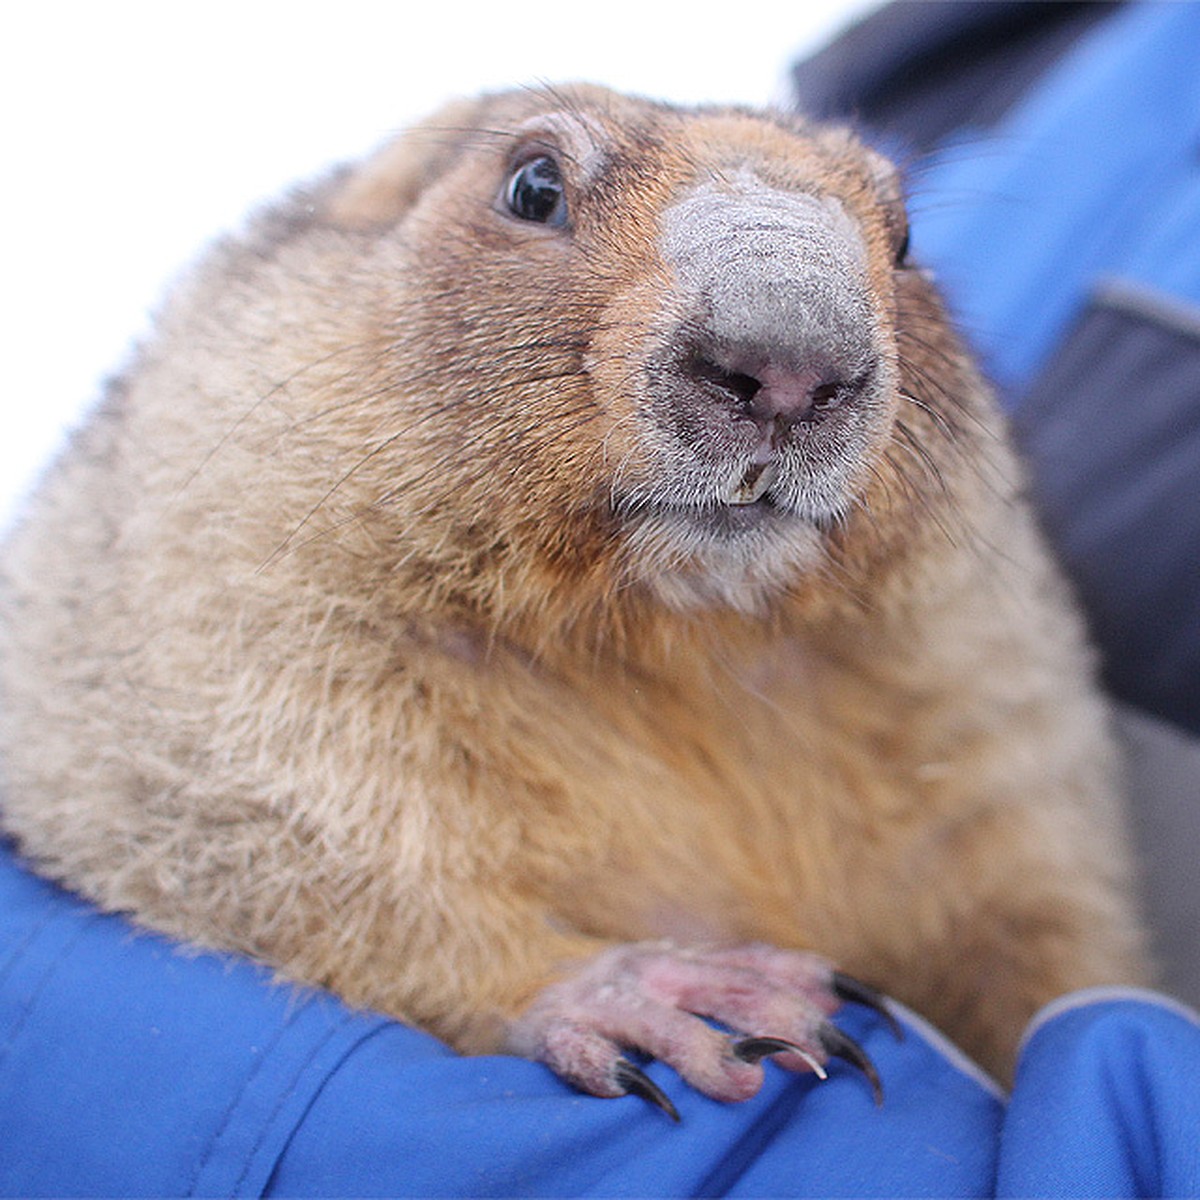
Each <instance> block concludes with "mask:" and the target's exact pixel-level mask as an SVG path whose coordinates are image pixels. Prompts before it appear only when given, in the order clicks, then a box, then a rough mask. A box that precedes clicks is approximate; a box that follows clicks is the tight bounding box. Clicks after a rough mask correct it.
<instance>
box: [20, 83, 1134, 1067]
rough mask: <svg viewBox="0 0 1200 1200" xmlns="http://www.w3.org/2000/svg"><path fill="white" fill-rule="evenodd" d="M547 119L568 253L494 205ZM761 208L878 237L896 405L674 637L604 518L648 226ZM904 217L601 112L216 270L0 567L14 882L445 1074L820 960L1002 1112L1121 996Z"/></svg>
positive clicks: (508, 130) (1010, 496) (1053, 618)
mask: <svg viewBox="0 0 1200 1200" xmlns="http://www.w3.org/2000/svg"><path fill="white" fill-rule="evenodd" d="M554 110H565V111H567V112H571V113H575V114H577V128H584V129H586V130H590V131H591V133H590V135H589V136H591V137H592V139H593V146H592V148H593V149H596V150H598V151H602V152H603V153H602V163H603V165H602V167H600V168H599V169H598V170H599V173H598V174H597V175H596V176H595V177H594V178H591V179H590V180H589V184H588V187H587V188H586V189H583V188H580V189H579V192H578V195H575V194H574V193H573V194H572V204H573V206H574V207H573V217H574V228H573V230H572V237H571V241H570V248H569V250H567V251H564V250H563V246H564V244H565V243H564V241H563V240H562V239H556V238H554V237H549V236H546V231H545V230H543V229H541V228H537V229H531V228H526V227H524V226H522V225H520V224H518V223H514V222H512V221H506V220H504V219H502V218H501V217H499V216H498V215H497V213H496V212H495V209H494V204H493V200H494V197H495V196H496V194H497V192H498V189H499V188H500V187H501V185H502V182H503V179H504V176H505V172H506V169H507V164H508V162H509V155H510V153H511V151H512V148H513V145H514V143H515V141H516V140H519V139H518V134H517V132H516V131H517V130H518V129H519V128H520V127H521V126H522V123H523V122H526V121H528V120H529V119H530V118H531V117H534V116H536V114H538V113H542V112H546V111H554ZM580 114H582V116H580ZM539 136H549V135H539ZM585 140H586V139H585ZM576 143H578V136H577V139H576ZM570 149H571V150H572V151H573V152H575V153H576V157H579V156H580V154H581V153H583V152H586V151H587V150H588V147H587V146H584V147H583V148H582V151H581V150H580V147H579V146H578V144H573V145H572V147H571V148H570ZM734 162H750V163H752V164H753V166H754V169H755V170H756V171H757V173H758V174H759V175H760V176H761V177H763V178H765V179H766V180H767V181H768V182H771V183H773V184H775V185H776V186H778V187H781V188H785V189H786V188H793V189H799V190H812V191H817V192H821V193H825V194H830V195H833V196H836V197H838V198H839V199H840V201H841V203H842V205H843V206H844V208H845V209H846V210H847V211H848V212H849V213H850V214H851V215H852V216H853V217H854V219H855V221H856V222H857V223H858V225H859V227H860V229H861V231H862V236H863V238H864V240H865V241H866V243H867V246H868V250H869V254H870V280H871V288H872V293H873V304H874V305H875V307H876V309H877V311H878V313H879V314H881V316H880V319H881V320H882V321H883V322H884V323H885V324H886V326H887V328H888V330H890V333H889V337H890V338H891V344H892V346H893V349H894V354H895V360H896V363H897V364H898V369H899V372H900V376H899V378H900V383H901V386H900V389H899V391H898V392H897V394H896V397H895V398H894V404H895V413H894V416H893V419H892V424H891V426H890V430H889V433H888V437H887V439H886V440H885V441H883V442H882V443H881V444H880V445H879V446H878V447H876V448H875V449H874V450H873V452H872V454H871V456H870V458H869V461H867V462H866V463H865V464H864V466H863V469H862V471H861V472H860V474H859V477H858V483H857V485H856V492H855V494H854V496H853V497H851V503H850V504H849V506H848V510H847V513H846V515H845V517H844V519H843V520H842V521H840V522H837V523H834V524H833V525H832V527H831V528H829V529H828V530H827V531H826V532H825V534H824V535H823V543H822V547H823V548H822V561H821V562H820V564H819V565H817V566H816V567H814V568H813V569H811V570H808V571H806V572H803V573H798V574H796V575H795V577H794V578H792V579H791V580H790V582H789V583H788V585H787V586H786V587H759V588H754V587H750V588H748V589H747V591H746V595H745V599H744V603H742V602H739V603H720V602H717V601H713V602H712V603H710V604H707V605H702V604H693V605H684V604H677V603H668V602H667V601H665V600H664V599H663V597H662V596H661V595H660V594H659V592H658V591H656V590H655V588H654V587H653V586H651V585H650V583H648V582H647V580H646V579H645V578H644V575H645V572H646V569H647V568H646V564H645V563H644V562H643V561H641V560H639V559H638V558H637V557H636V555H635V554H633V553H632V552H631V550H630V547H629V542H628V539H627V538H626V537H625V535H624V531H623V528H622V525H621V521H620V519H619V517H618V516H617V515H616V514H615V513H614V512H613V510H612V508H611V506H610V505H609V504H608V502H607V501H608V497H609V495H610V493H611V489H612V487H613V480H614V475H615V473H616V472H617V471H618V470H628V471H631V472H634V473H636V472H637V471H638V470H640V469H642V461H643V459H642V450H641V443H640V441H639V436H640V435H639V419H640V418H639V417H638V409H637V406H638V401H639V387H640V384H639V381H638V375H637V365H638V361H639V359H638V356H639V354H640V353H641V347H643V346H644V345H645V344H647V342H648V341H650V340H652V339H653V338H654V337H655V336H657V326H656V322H657V321H659V320H660V319H661V313H660V311H659V309H660V303H659V301H660V298H661V297H662V295H663V294H664V292H665V291H666V290H668V289H669V286H670V279H669V273H668V272H667V270H666V268H665V267H664V264H663V262H662V261H661V259H660V257H659V256H658V254H657V252H656V250H655V245H656V236H657V226H656V221H657V214H658V213H659V212H661V211H662V209H663V207H664V206H665V205H666V204H667V203H669V201H670V199H671V197H672V196H673V195H675V194H677V193H678V191H679V190H680V189H681V188H684V187H686V186H687V185H688V184H689V183H690V182H691V181H692V180H693V179H694V178H695V177H696V176H697V174H698V173H699V172H701V171H703V170H705V169H724V168H725V167H728V166H729V165H730V164H731V163H734ZM894 193H895V188H894V179H893V177H892V176H891V175H890V174H889V173H888V172H887V171H886V170H884V169H882V167H881V164H880V163H879V161H878V160H876V159H875V158H874V156H872V155H870V154H868V153H867V152H865V151H863V150H862V149H861V148H860V147H859V146H858V145H857V143H855V142H854V141H853V139H851V138H850V137H849V136H848V135H846V134H844V133H841V132H839V131H836V130H833V131H831V130H825V129H807V130H805V129H803V128H802V127H800V126H799V125H796V124H795V123H793V122H791V121H788V120H785V119H783V118H777V119H771V118H762V117H757V116H752V115H749V114H743V113H739V112H730V111H714V112H704V111H701V112H691V113H684V112H679V111H677V110H673V109H669V108H666V107H662V106H657V105H651V104H647V103H645V102H640V101H634V100H629V99H625V98H621V97H616V96H612V95H610V94H607V93H602V92H600V91H598V90H594V89H585V88H580V89H574V90H572V91H571V92H570V93H567V94H562V93H553V92H546V93H520V94H514V95H509V96H503V97H499V98H491V99H487V100H483V101H478V102H471V103H470V104H466V105H462V106H459V107H457V108H455V109H453V110H451V111H450V112H449V113H448V114H445V115H443V116H442V117H440V118H436V119H435V120H434V121H433V122H431V123H430V124H429V125H428V126H427V127H425V128H423V129H420V130H417V131H415V132H414V133H413V134H411V135H409V136H408V137H407V138H405V139H402V140H400V141H398V142H397V143H395V144H394V145H392V146H389V147H386V148H384V149H383V150H382V151H381V152H380V153H379V154H378V155H377V156H376V157H375V159H373V160H372V161H369V162H367V163H366V164H365V165H364V166H362V167H360V168H358V169H357V170H355V171H352V172H350V173H349V174H342V175H339V176H336V177H334V178H332V179H331V180H329V181H327V182H326V183H324V184H322V185H321V186H319V187H317V188H316V189H313V190H311V191H310V192H307V193H304V194H301V195H299V196H298V197H296V198H295V199H293V200H292V201H291V202H290V203H288V204H286V205H284V206H282V207H281V208H279V209H277V210H276V211H274V212H273V213H271V214H268V215H267V216H265V217H263V218H262V219H261V220H259V221H258V222H257V223H256V225H255V226H254V228H253V229H252V230H251V231H250V232H249V233H248V234H247V235H246V236H245V237H244V238H242V239H239V240H232V241H229V242H227V243H225V244H223V245H221V246H219V247H218V248H217V249H216V250H215V251H214V252H213V254H212V255H211V256H210V257H209V258H208V259H207V261H206V262H204V263H203V264H202V265H201V266H200V268H199V269H198V270H197V271H196V272H195V274H194V275H192V276H191V277H190V278H189V279H188V280H187V282H186V284H185V285H184V286H183V287H182V288H181V289H180V290H179V291H178V293H177V294H176V295H175V296H174V297H173V298H172V299H171V301H170V303H169V304H168V305H167V307H166V308H165V310H164V311H163V313H162V314H161V319H160V321H159V324H158V331H157V334H156V336H155V337H154V339H153V340H152V341H151V342H150V343H149V344H148V345H147V346H146V347H145V348H144V350H143V351H142V353H141V354H140V356H139V358H138V361H137V363H136V365H135V366H134V368H133V369H132V370H131V371H130V372H129V375H128V377H127V378H126V379H125V381H124V382H123V383H122V384H120V385H118V386H117V387H115V388H114V389H113V391H112V394H111V395H110V396H109V397H108V399H107V401H106V403H105V404H104V405H103V407H102V408H101V409H100V410H99V411H98V412H97V413H96V414H95V416H94V418H93V419H92V420H91V422H90V424H89V425H88V426H87V427H86V428H85V429H84V430H83V432H82V433H81V434H80V435H79V436H78V437H77V438H76V440H75V442H74V445H73V446H72V447H71V449H70V451H69V453H68V454H67V455H66V456H65V458H64V459H63V461H62V462H61V463H59V464H58V466H57V467H56V468H55V469H54V471H53V472H52V474H51V475H50V476H49V477H48V478H47V480H46V481H45V483H44V486H43V487H42V489H41V491H40V494H39V495H38V496H37V497H36V499H35V500H34V502H33V503H32V505H31V506H30V509H29V511H28V513H27V514H26V516H25V518H24V521H23V522H22V523H21V525H20V527H19V528H18V530H17V531H16V533H15V534H14V535H13V537H12V538H11V539H10V541H9V544H8V546H7V548H6V550H5V553H4V581H3V632H2V637H0V647H2V653H0V683H2V686H3V718H2V740H0V749H2V752H3V764H4V771H5V782H4V787H5V813H4V822H5V824H6V826H7V828H8V829H9V830H10V831H11V832H12V833H13V834H14V835H15V836H16V838H17V839H18V842H19V845H20V846H21V848H22V850H23V851H24V853H26V854H27V855H28V856H29V857H30V858H31V859H32V860H33V861H34V862H35V864H36V865H37V866H38V867H39V868H40V869H41V870H43V871H44V872H46V873H47V874H49V875H52V876H54V877H55V878H58V879H60V880H63V881H65V882H66V883H68V884H69V885H71V886H72V887H74V888H77V889H78V890H79V891H81V892H82V893H84V894H85V895H87V896H89V897H91V898H92V899H94V900H95V901H97V902H98V903H100V904H101V905H104V906H105V907H107V908H111V909H118V910H124V911H127V912H129V913H132V914H133V915H134V917H135V918H136V919H137V920H139V921H141V922H144V923H146V924H148V925H151V926H155V927H158V928H160V929H163V930H166V931H168V932H169V933H172V934H176V935H179V936H180V937H183V938H186V939H189V940H191V941H193V942H196V943H199V944H202V945H206V946H216V947H225V948H231V949H234V950H238V951H244V952H246V953H248V954H252V955H255V956H257V957H260V958H262V959H264V960H266V961H268V962H270V963H272V964H274V965H276V966H277V967H278V968H279V969H280V970H281V971H282V972H283V973H284V974H285V975H287V976H288V977H290V978H293V979H299V980H305V981H312V982H316V983H319V984H324V985H327V986H329V987H331V988H333V989H335V990H336V991H338V992H340V993H341V994H343V995H344V996H345V997H347V998H348V999H349V1000H350V1001H352V1002H354V1003H357V1004H363V1005H370V1006H374V1007H376V1008H379V1009H382V1010H384V1011H387V1012H390V1013H394V1014H397V1015H399V1016H401V1017H404V1018H407V1019H410V1020H412V1021H415V1022H418V1023H420V1024H421V1025H423V1026H425V1027H427V1028H429V1029H431V1030H433V1031H434V1032H436V1033H437V1034H440V1035H442V1036H444V1037H446V1038H448V1039H450V1040H451V1041H452V1042H453V1043H455V1044H456V1045H458V1046H459V1047H461V1048H463V1049H466V1050H475V1051H477V1050H487V1049H492V1048H495V1047H496V1046H498V1045H499V1044H500V1041H501V1038H502V1034H503V1028H504V1024H505V1022H506V1021H507V1020H508V1019H509V1018H510V1017H511V1016H512V1015H513V1014H515V1013H518V1012H519V1011H521V1010H522V1008H523V1007H524V1006H525V1005H526V1004H527V1003H528V1002H529V1000H530V999H531V998H532V996H533V995H534V994H535V993H536V992H537V991H538V990H539V988H541V987H542V986H543V985H544V984H546V983H548V982H550V981H552V980H553V979H555V978H556V977H558V976H559V975H560V973H561V972H562V971H563V970H564V969H565V968H566V967H567V966H568V965H569V964H570V963H572V962H577V961H579V960H580V959H581V958H583V957H585V956H589V955H592V954H594V953H595V952H596V951H597V950H598V949H601V948H603V947H605V946H607V945H609V944H611V943H612V942H614V941H623V940H631V939H642V938H657V937H664V936H666V937H672V938H676V939H678V940H681V941H705V942H707V941H712V940H723V939H736V940H741V939H762V940H767V941H771V942H775V943H777V944H779V945H782V946H796V947H811V948H815V949H817V950H819V951H821V952H822V953H824V954H827V955H829V956H830V957H832V958H833V959H834V960H835V961H836V962H838V963H839V964H840V965H841V966H844V967H845V968H846V969H847V970H849V971H852V972H855V973H858V974H861V975H862V976H864V977H866V978H869V979H871V980H872V981H875V982H877V983H879V984H880V985H881V986H883V987H885V988H886V989H888V990H889V991H890V992H892V993H893V994H895V995H896V996H897V997H899V998H901V999H903V1000H905V1001H907V1002H908V1003H910V1004H911V1005H913V1006H915V1007H916V1008H917V1009H918V1010H920V1011H921V1012H923V1013H924V1014H926V1015H927V1016H928V1017H929V1018H931V1019H932V1020H933V1021H934V1022H936V1023H938V1024H939V1025H941V1026H943V1027H944V1028H945V1029H946V1030H947V1031H948V1032H949V1033H950V1034H951V1035H952V1036H953V1037H955V1038H956V1039H957V1040H959V1041H960V1042H961V1043H962V1044H963V1045H964V1046H965V1047H966V1048H967V1049H968V1050H969V1051H970V1052H972V1053H973V1054H975V1055H976V1056H978V1057H979V1058H980V1060H981V1061H983V1062H984V1063H985V1064H987V1065H988V1066H990V1067H991V1068H993V1069H995V1070H997V1071H999V1072H1001V1073H1007V1071H1008V1070H1009V1069H1010V1066H1011V1062H1012V1056H1013V1052H1014V1046H1015V1043H1016V1039H1017V1037H1018V1035H1019V1033H1020V1030H1021V1028H1022V1026H1023V1025H1024V1024H1025V1022H1026V1021H1027V1019H1028V1018H1029V1016H1030V1015H1031V1013H1032V1012H1033V1011H1034V1010H1035V1009H1036V1008H1037V1007H1039V1006H1040V1005H1041V1004H1043V1003H1044V1002H1046V1001H1047V1000H1049V999H1050V998H1051V997H1053V996H1055V995H1056V994H1058V993H1060V992H1063V991H1065V990H1068V989H1071V988H1075V987H1078V986H1082V985H1088V984H1094V983H1102V982H1118V981H1131V980H1137V979H1139V978H1141V977H1142V974H1143V967H1142V965H1141V958H1140V950H1139V938H1138V935H1137V932H1136V928H1135V922H1134V920H1133V918H1132V917H1131V915H1130V911H1129V906H1128V902H1127V899H1126V877H1127V864H1126V859H1125V850H1124V847H1123V842H1122V835H1121V831H1120V828H1119V825H1120V821H1119V815H1118V811H1117V806H1116V802H1115V792H1114V782H1113V765H1114V764H1113V759H1112V754H1111V752H1110V748H1109V743H1108V740H1107V734H1106V731H1105V712H1104V706H1103V704H1102V702H1101V700H1100V698H1099V696H1098V695H1097V692H1096V691H1095V689H1094V687H1093V683H1092V678H1091V664H1090V656H1089V653H1088V651H1087V649H1086V647H1085V644H1084V639H1083V636H1082V632H1081V628H1080V621H1079V619H1078V617H1077V615H1076V612H1075V610H1074V608H1073V607H1072V604H1071V603H1070V601H1069V599H1068V597H1067V595H1066V592H1065V589H1064V587H1063V584H1062V582H1061V581H1060V579H1059V576H1058V575H1057V573H1056V571H1055V569H1054V568H1053V566H1052V565H1051V563H1050V561H1049V559H1048V556H1047V554H1046V552H1045V550H1044V549H1043V546H1042V544H1041V542H1040V540H1039V537H1038V535H1037V532H1036V530H1035V528H1034V524H1033V521H1032V520H1031V517H1030V514H1029V512H1028V510H1027V508H1026V506H1025V504H1024V502H1023V500H1022V499H1021V496H1020V485H1019V473H1018V471H1017V470H1016V468H1015V466H1014V463H1013V459H1012V457H1011V455H1010V452H1009V450H1008V448H1007V445H1006V442H1005V439H1004V435H1003V431H1002V430H1001V428H1000V422H999V420H998V418H997V416H996V413H995V411H994V409H993V405H992V401H991V400H990V398H989V396H988V394H987V391H986V389H985V388H984V386H983V385H982V384H981V382H980V380H979V378H978V376H977V375H976V373H975V371H974V369H973V368H972V366H971V364H970V363H969V361H968V359H967V358H966V356H965V355H964V353H963V351H962V349H961V348H960V346H959V345H958V343H957V342H956V341H955V340H954V338H953V336H952V335H951V333H950V332H949V331H948V328H947V323H946V320H945V317H944V315H943V313H942V309H941V307H940V304H939V301H938V299H937V298H936V296H935V294H934V292H933V289H932V288H931V286H930V284H929V282H928V280H927V279H926V278H925V277H924V275H923V274H922V273H921V272H919V271H917V270H914V269H911V268H903V269H899V270H897V269H895V268H894V266H893V262H892V259H893V256H894V241H895V237H896V236H897V234H896V225H897V222H902V220H903V217H902V214H901V213H900V212H899V210H898V202H897V199H896V196H895V194H894Z"/></svg>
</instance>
